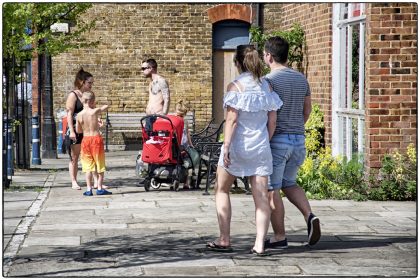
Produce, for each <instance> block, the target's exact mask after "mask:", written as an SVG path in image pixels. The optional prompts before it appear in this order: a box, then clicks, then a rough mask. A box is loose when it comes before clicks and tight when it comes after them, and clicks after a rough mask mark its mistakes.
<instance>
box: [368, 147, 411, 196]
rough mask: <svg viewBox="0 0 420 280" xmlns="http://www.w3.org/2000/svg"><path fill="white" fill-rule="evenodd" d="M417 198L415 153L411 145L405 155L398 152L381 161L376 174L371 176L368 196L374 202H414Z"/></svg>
mask: <svg viewBox="0 0 420 280" xmlns="http://www.w3.org/2000/svg"><path fill="white" fill-rule="evenodd" d="M416 196H417V152H416V149H415V148H414V145H413V144H410V145H409V146H408V147H407V151H406V153H405V154H401V153H400V152H398V151H395V152H393V153H391V154H390V155H386V156H385V157H384V158H383V159H382V167H381V168H380V169H379V172H378V174H375V175H373V176H371V180H370V195H369V197H370V198H371V199H375V200H415V199H416Z"/></svg>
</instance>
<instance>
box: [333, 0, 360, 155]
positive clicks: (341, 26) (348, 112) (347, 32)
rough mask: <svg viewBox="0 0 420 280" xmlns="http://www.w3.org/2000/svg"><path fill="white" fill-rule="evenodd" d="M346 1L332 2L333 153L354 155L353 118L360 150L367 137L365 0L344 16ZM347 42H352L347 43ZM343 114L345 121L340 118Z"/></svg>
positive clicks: (349, 4)
mask: <svg viewBox="0 0 420 280" xmlns="http://www.w3.org/2000/svg"><path fill="white" fill-rule="evenodd" d="M345 5H346V3H334V4H333V49H332V154H333V156H338V155H342V156H346V157H347V159H348V160H350V159H351V158H352V156H353V141H352V140H353V131H352V122H353V120H357V136H358V141H357V143H358V147H357V152H358V153H359V154H361V155H363V153H364V148H365V139H364V126H365V104H364V95H365V93H364V90H365V87H364V84H365V82H364V81H365V55H364V49H365V22H366V15H365V13H364V11H365V4H363V3H360V4H359V5H360V6H359V7H360V11H361V13H360V14H359V15H358V16H356V17H348V18H346V19H345V18H344V8H345ZM347 14H348V15H352V14H353V5H352V3H348V8H347ZM355 25H359V36H360V37H359V50H360V52H359V104H358V109H353V108H352V107H351V106H352V43H351V42H352V30H353V26H355ZM346 42H350V44H347V43H346ZM346 65H347V67H346ZM340 118H344V120H345V124H344V123H343V122H342V121H340Z"/></svg>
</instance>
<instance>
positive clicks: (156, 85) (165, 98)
mask: <svg viewBox="0 0 420 280" xmlns="http://www.w3.org/2000/svg"><path fill="white" fill-rule="evenodd" d="M141 70H142V71H143V75H144V76H145V77H146V78H149V79H150V80H151V82H150V84H149V103H148V104H147V107H146V114H148V115H152V114H162V115H166V114H167V113H168V111H169V103H170V93H169V85H168V82H167V81H166V80H165V79H164V78H163V77H162V76H160V75H159V74H157V63H156V60H154V59H153V58H151V59H148V60H145V61H143V62H142V65H141Z"/></svg>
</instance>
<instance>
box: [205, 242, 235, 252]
mask: <svg viewBox="0 0 420 280" xmlns="http://www.w3.org/2000/svg"><path fill="white" fill-rule="evenodd" d="M206 248H207V249H208V250H211V251H216V252H232V251H233V249H232V247H231V246H222V245H219V244H216V242H214V241H212V242H207V244H206Z"/></svg>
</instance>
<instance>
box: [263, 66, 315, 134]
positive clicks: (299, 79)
mask: <svg viewBox="0 0 420 280" xmlns="http://www.w3.org/2000/svg"><path fill="white" fill-rule="evenodd" d="M266 78H267V79H268V80H269V82H270V84H271V86H272V87H273V90H274V91H275V92H276V93H277V94H278V95H279V96H280V99H281V100H282V101H283V106H282V107H281V108H280V109H279V110H278V111H277V125H276V130H275V134H280V133H290V134H305V121H304V117H303V105H304V103H305V97H306V96H309V95H311V90H310V89H309V84H308V81H307V80H306V78H305V76H304V75H303V74H302V73H300V72H298V71H296V70H293V69H291V68H282V69H278V70H273V71H271V72H270V73H269V74H267V76H266Z"/></svg>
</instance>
